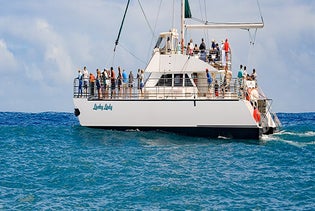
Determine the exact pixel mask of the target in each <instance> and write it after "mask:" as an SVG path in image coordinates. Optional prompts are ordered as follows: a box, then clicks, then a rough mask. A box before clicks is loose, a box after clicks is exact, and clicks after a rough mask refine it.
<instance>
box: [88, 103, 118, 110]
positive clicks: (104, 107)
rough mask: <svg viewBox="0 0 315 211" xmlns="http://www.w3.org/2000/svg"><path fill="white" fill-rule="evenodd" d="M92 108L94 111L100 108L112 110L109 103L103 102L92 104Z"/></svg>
mask: <svg viewBox="0 0 315 211" xmlns="http://www.w3.org/2000/svg"><path fill="white" fill-rule="evenodd" d="M93 110H94V111H97V110H101V111H108V110H111V111H112V110H113V106H112V105H111V104H107V103H106V104H105V105H102V104H98V105H97V104H96V103H95V104H94V107H93Z"/></svg>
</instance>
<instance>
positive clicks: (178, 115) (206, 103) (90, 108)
mask: <svg viewBox="0 0 315 211" xmlns="http://www.w3.org/2000/svg"><path fill="white" fill-rule="evenodd" d="M74 105H75V108H76V109H78V111H79V112H80V114H79V115H78V118H79V121H80V124H81V125H82V126H87V127H101V128H112V129H140V130H141V129H145V130H155V129H161V130H166V131H174V132H179V131H180V132H184V134H188V135H197V136H198V135H200V136H206V137H213V138H217V137H218V136H228V137H234V138H259V137H260V134H261V132H260V127H259V125H258V124H257V123H256V122H255V120H254V118H253V111H252V106H251V105H250V103H249V102H248V101H246V100H87V99H86V98H74ZM197 129H198V130H197ZM189 130H190V131H189ZM198 131H199V132H200V134H198ZM249 131H250V132H249ZM195 133H197V134H195ZM207 133H208V134H207ZM239 133H240V134H239ZM246 133H248V134H246Z"/></svg>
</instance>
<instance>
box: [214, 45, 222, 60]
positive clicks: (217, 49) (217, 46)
mask: <svg viewBox="0 0 315 211" xmlns="http://www.w3.org/2000/svg"><path fill="white" fill-rule="evenodd" d="M215 47H216V49H215V52H216V58H215V59H214V61H216V62H217V61H220V59H221V58H220V46H219V43H216V44H215Z"/></svg>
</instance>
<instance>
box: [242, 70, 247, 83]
mask: <svg viewBox="0 0 315 211" xmlns="http://www.w3.org/2000/svg"><path fill="white" fill-rule="evenodd" d="M246 79H247V71H246V66H244V69H243V84H244V85H245V84H246Z"/></svg>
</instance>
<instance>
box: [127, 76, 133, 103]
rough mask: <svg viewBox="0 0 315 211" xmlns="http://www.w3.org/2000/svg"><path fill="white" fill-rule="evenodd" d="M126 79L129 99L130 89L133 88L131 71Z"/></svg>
mask: <svg viewBox="0 0 315 211" xmlns="http://www.w3.org/2000/svg"><path fill="white" fill-rule="evenodd" d="M128 78H129V80H128V88H129V97H130V98H131V94H132V88H133V80H134V78H133V74H132V71H130V73H129V76H128Z"/></svg>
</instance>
